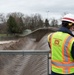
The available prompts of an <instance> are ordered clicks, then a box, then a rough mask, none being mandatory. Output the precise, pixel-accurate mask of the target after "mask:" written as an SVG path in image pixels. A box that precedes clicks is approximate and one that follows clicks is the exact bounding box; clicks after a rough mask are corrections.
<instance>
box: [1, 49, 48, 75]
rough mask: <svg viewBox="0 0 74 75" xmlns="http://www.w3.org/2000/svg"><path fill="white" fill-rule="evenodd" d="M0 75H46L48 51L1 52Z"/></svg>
mask: <svg viewBox="0 0 74 75" xmlns="http://www.w3.org/2000/svg"><path fill="white" fill-rule="evenodd" d="M0 67H1V68H0V72H1V73H0V75H48V74H49V50H1V51H0Z"/></svg>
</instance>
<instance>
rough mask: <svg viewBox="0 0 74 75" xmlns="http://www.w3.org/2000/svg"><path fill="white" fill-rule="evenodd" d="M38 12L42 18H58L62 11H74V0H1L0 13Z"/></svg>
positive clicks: (29, 13)
mask: <svg viewBox="0 0 74 75" xmlns="http://www.w3.org/2000/svg"><path fill="white" fill-rule="evenodd" d="M11 12H21V13H23V14H28V15H31V14H36V13H39V14H41V15H42V17H43V18H53V17H54V18H60V17H61V15H62V14H63V13H64V12H67V13H74V0H1V1H0V13H11Z"/></svg>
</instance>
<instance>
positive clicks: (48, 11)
mask: <svg viewBox="0 0 74 75" xmlns="http://www.w3.org/2000/svg"><path fill="white" fill-rule="evenodd" d="M46 13H47V19H48V13H49V11H46Z"/></svg>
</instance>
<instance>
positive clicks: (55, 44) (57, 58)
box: [48, 32, 74, 74]
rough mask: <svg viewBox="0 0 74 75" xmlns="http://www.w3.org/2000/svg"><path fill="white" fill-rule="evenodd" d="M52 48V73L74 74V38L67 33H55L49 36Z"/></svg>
mask: <svg viewBox="0 0 74 75" xmlns="http://www.w3.org/2000/svg"><path fill="white" fill-rule="evenodd" d="M48 42H49V43H50V46H51V63H52V71H53V72H55V73H59V74H71V73H74V59H73V58H72V56H71V48H72V44H73V42H74V37H72V36H71V35H69V34H67V33H63V32H55V33H52V34H50V35H48Z"/></svg>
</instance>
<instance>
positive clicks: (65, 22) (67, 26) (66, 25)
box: [62, 21, 73, 29]
mask: <svg viewBox="0 0 74 75" xmlns="http://www.w3.org/2000/svg"><path fill="white" fill-rule="evenodd" d="M70 23H71V22H68V21H62V26H63V27H66V28H68V29H70V27H71V26H72V25H73V24H72V25H69V24H70Z"/></svg>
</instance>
